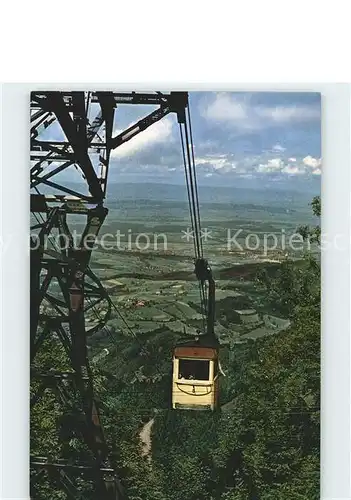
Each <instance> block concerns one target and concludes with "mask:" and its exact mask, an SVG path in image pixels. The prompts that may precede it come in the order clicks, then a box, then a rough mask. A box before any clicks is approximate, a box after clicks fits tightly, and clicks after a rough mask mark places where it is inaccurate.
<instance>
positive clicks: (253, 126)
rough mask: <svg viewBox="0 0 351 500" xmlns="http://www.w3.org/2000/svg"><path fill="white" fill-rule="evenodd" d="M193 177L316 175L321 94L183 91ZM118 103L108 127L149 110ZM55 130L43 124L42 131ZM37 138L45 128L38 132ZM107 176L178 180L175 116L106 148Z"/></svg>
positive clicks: (288, 178) (221, 180) (313, 178)
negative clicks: (189, 124)
mask: <svg viewBox="0 0 351 500" xmlns="http://www.w3.org/2000/svg"><path fill="white" fill-rule="evenodd" d="M189 101H190V111H191V119H192V125H193V139H194V148H195V159H196V166H197V174H198V178H199V182H200V183H201V182H206V183H209V182H213V183H216V184H223V185H226V184H235V183H238V182H239V181H240V180H245V182H246V183H247V182H250V180H251V181H252V182H261V181H262V180H263V179H264V182H265V183H267V182H269V183H270V182H272V183H273V182H278V181H281V182H284V183H289V184H291V183H293V182H296V181H297V180H299V181H300V183H301V181H306V180H307V179H309V181H310V182H313V183H315V182H318V183H319V181H320V175H321V168H322V167H321V133H320V128H321V100H320V94H318V93H310V92H309V93H301V92H190V94H189ZM153 109H155V108H153V107H150V106H133V105H129V106H128V105H121V106H119V107H118V109H117V112H116V117H115V124H114V128H115V132H118V131H121V130H123V129H125V128H126V127H128V126H129V125H130V124H132V123H134V122H135V121H137V120H138V119H140V118H141V117H143V116H145V115H146V114H148V113H150V112H152V111H153ZM53 135H54V136H55V138H56V139H57V138H59V137H58V136H59V135H60V134H59V133H58V131H57V130H55V129H54V128H52V127H51V130H50V127H49V128H48V129H47V130H46V131H45V136H46V137H47V138H48V137H52V136H53ZM42 138H43V139H44V136H43V137H42ZM109 175H110V181H120V182H123V181H133V180H134V181H135V180H138V181H143V180H148V181H153V180H154V181H157V180H159V181H162V182H169V183H173V182H176V183H178V182H180V181H183V177H184V176H183V167H182V158H181V146H180V139H179V130H178V124H177V120H176V117H175V116H173V115H169V116H167V117H165V118H164V119H162V120H161V121H159V122H157V123H155V124H154V125H152V126H151V127H149V128H148V129H147V130H145V131H144V132H142V133H141V134H139V136H137V137H135V138H133V139H131V140H130V141H129V142H128V143H126V144H124V145H122V146H121V147H119V148H117V149H116V150H115V151H114V152H113V155H112V160H111V169H110V174H109Z"/></svg>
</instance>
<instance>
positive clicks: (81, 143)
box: [30, 91, 188, 500]
mask: <svg viewBox="0 0 351 500" xmlns="http://www.w3.org/2000/svg"><path fill="white" fill-rule="evenodd" d="M119 104H151V105H154V106H155V107H156V110H154V111H153V112H152V113H150V114H149V115H147V116H146V117H145V118H143V119H142V120H139V121H138V122H137V123H136V124H134V125H132V126H130V127H129V128H128V129H127V130H125V131H123V132H122V133H118V134H116V135H114V134H113V130H114V121H115V114H116V109H117V108H118V105H119ZM187 105H188V95H187V93H186V92H171V93H169V94H162V93H160V92H157V93H135V92H132V93H115V92H83V91H78V92H52V91H51V92H32V94H31V175H30V187H31V213H32V223H31V273H30V278H31V304H30V308H31V363H32V365H31V367H32V373H31V377H32V381H33V380H34V381H35V384H34V385H35V390H34V392H33V394H32V401H31V405H32V407H34V405H35V404H37V403H38V401H40V400H41V398H42V396H43V394H44V392H45V391H47V390H50V391H52V392H53V393H54V394H55V395H56V396H57V398H58V400H60V401H62V402H63V403H64V407H67V405H68V406H71V407H72V408H74V411H73V412H72V413H71V415H70V418H71V424H70V425H71V426H72V428H76V429H77V435H79V437H80V439H81V441H82V443H84V445H85V447H86V449H87V450H89V460H88V461H84V462H82V460H81V459H79V457H77V460H76V461H74V463H72V460H70V461H67V460H65V459H64V458H57V457H56V458H55V459H52V458H50V457H49V456H45V457H38V456H35V457H34V456H33V457H32V458H31V468H32V471H33V481H34V482H35V479H36V478H37V477H38V476H40V475H41V474H43V473H47V474H49V476H50V477H51V478H52V479H53V480H54V481H55V482H56V484H58V485H59V487H60V488H61V489H62V490H64V491H65V492H66V495H67V497H68V498H72V499H76V498H81V499H82V500H83V499H85V498H86V497H85V496H84V494H82V493H81V492H80V490H79V489H78V488H77V484H76V482H75V478H76V477H77V476H79V475H81V474H86V477H87V478H88V479H87V480H89V481H90V482H91V483H92V485H93V490H94V498H96V500H105V499H106V500H109V499H111V500H121V499H125V498H126V496H125V494H124V493H123V491H122V488H121V485H120V482H119V480H118V477H117V473H116V471H115V470H114V469H113V467H112V466H111V463H110V461H109V455H108V449H107V445H106V441H105V436H104V433H103V429H102V425H101V421H100V414H99V407H98V404H97V402H96V400H95V398H94V390H93V377H92V372H91V369H90V366H89V361H88V355H87V336H89V335H92V334H93V333H95V332H97V331H99V330H101V329H102V328H103V327H104V325H105V323H106V321H107V320H108V319H109V317H110V313H111V307H110V302H109V299H108V295H107V293H106V292H105V290H104V288H103V286H102V285H101V283H100V281H99V279H98V278H97V276H95V275H94V273H93V272H92V271H91V269H90V267H89V262H90V257H91V253H92V250H93V247H94V245H95V243H96V238H97V235H98V233H99V231H100V228H101V226H102V224H103V222H104V220H105V217H106V215H107V212H108V211H107V209H106V208H105V207H104V198H105V194H106V186H107V176H108V169H109V164H110V156H111V151H112V150H113V149H115V148H117V147H118V146H120V145H122V144H124V143H125V142H127V141H128V140H130V139H132V138H133V137H134V136H136V135H137V134H139V133H140V132H142V131H143V130H145V129H146V128H147V127H149V126H150V125H152V124H153V123H155V122H156V121H158V120H160V119H162V118H163V117H164V116H166V115H167V114H168V113H171V112H174V113H176V114H177V117H178V122H179V123H183V122H184V120H185V109H186V107H187ZM49 131H50V132H51V133H50V134H48V132H49ZM69 172H72V174H71V175H70V174H69ZM73 172H74V173H75V174H77V172H78V174H79V176H80V177H79V182H78V183H74V184H73V183H72V182H71V179H72V178H73ZM72 216H73V217H76V218H77V217H79V219H81V220H82V221H84V222H83V226H84V229H83V231H82V234H81V235H80V237H79V240H78V241H76V240H75V239H74V235H73V233H72V230H71V228H70V223H69V220H70V217H72ZM99 304H104V307H103V311H104V313H103V314H102V315H101V314H99V315H97V319H96V320H95V321H94V322H93V323H91V322H90V324H87V321H86V313H87V312H89V311H90V310H93V309H94V310H95V308H97V307H99ZM48 338H51V339H54V342H56V343H59V344H60V345H61V346H62V348H63V350H64V352H65V353H66V356H67V359H68V362H69V369H68V370H65V371H63V370H60V369H55V367H52V369H51V370H49V371H48V372H46V373H43V372H40V370H39V371H38V370H37V369H35V360H36V356H37V355H38V353H40V351H41V349H42V348H43V344H44V342H45V339H48Z"/></svg>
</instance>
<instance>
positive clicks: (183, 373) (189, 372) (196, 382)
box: [172, 342, 219, 410]
mask: <svg viewBox="0 0 351 500" xmlns="http://www.w3.org/2000/svg"><path fill="white" fill-rule="evenodd" d="M218 390H219V387H218V349H217V348H216V347H209V346H203V345H198V343H196V342H193V343H191V342H189V343H187V344H184V345H179V346H176V347H175V349H174V355H173V384H172V407H173V408H174V409H184V410H214V409H215V408H216V407H217V405H218Z"/></svg>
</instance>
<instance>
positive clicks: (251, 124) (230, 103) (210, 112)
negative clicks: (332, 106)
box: [200, 92, 320, 151]
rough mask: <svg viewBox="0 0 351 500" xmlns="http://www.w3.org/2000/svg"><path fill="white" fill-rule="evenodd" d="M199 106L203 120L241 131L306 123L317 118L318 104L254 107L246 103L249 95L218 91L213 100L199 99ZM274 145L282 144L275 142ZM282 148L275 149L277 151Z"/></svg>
mask: <svg viewBox="0 0 351 500" xmlns="http://www.w3.org/2000/svg"><path fill="white" fill-rule="evenodd" d="M200 106H201V109H200V111H201V114H202V116H204V117H205V118H206V119H207V120H210V121H211V120H214V121H216V122H223V123H228V124H232V125H234V126H237V127H241V128H242V129H244V130H257V129H262V128H265V127H269V126H274V125H279V124H284V123H290V122H306V121H311V120H317V119H319V118H320V108H319V106H315V105H299V106H296V105H289V106H257V105H256V106H255V105H252V104H251V103H250V96H247V95H246V94H244V95H243V96H240V94H234V95H233V94H230V93H228V92H218V93H217V94H216V95H215V98H214V100H212V101H211V102H210V103H207V104H204V102H202V104H201V105H200ZM276 146H277V147H279V148H281V147H282V146H280V145H278V144H277V145H276ZM273 148H274V147H273ZM284 150H285V149H279V151H284ZM276 151H278V149H276Z"/></svg>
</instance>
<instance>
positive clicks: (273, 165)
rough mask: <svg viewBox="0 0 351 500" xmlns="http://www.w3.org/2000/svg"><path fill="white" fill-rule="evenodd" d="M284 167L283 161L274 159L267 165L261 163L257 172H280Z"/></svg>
mask: <svg viewBox="0 0 351 500" xmlns="http://www.w3.org/2000/svg"><path fill="white" fill-rule="evenodd" d="M283 166H284V162H283V160H281V159H280V158H272V159H271V160H268V161H267V163H260V164H259V166H258V167H257V172H260V173H264V172H279V171H280V170H281V169H282V168H283Z"/></svg>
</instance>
